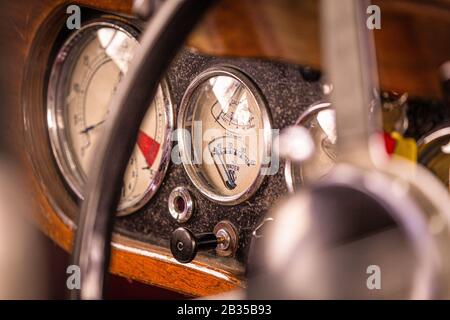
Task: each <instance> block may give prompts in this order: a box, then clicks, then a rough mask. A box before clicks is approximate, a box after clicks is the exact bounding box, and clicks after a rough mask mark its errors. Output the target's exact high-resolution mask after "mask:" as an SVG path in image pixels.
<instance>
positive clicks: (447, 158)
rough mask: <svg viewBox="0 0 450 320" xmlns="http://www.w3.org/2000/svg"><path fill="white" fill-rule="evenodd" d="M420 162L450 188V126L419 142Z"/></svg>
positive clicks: (430, 134)
mask: <svg viewBox="0 0 450 320" xmlns="http://www.w3.org/2000/svg"><path fill="white" fill-rule="evenodd" d="M417 144H418V147H419V159H418V162H419V163H420V164H422V165H423V166H425V167H426V168H427V169H428V170H430V171H431V172H432V173H433V174H434V175H435V176H436V177H437V178H438V179H439V180H440V181H441V182H442V183H443V184H444V185H445V186H446V187H447V188H448V189H449V190H450V126H445V127H442V128H440V129H437V130H435V131H433V132H431V133H429V134H428V135H426V136H425V137H423V138H421V139H420V140H419V141H418V142H417Z"/></svg>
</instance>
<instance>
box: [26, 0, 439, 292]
mask: <svg viewBox="0 0 450 320" xmlns="http://www.w3.org/2000/svg"><path fill="white" fill-rule="evenodd" d="M247 2H248V1H247ZM247 2H246V5H250V3H247ZM130 3H131V2H130ZM130 3H129V2H128V1H124V2H120V1H117V2H114V1H99V2H90V1H84V2H83V1H81V3H79V5H80V6H81V8H82V13H83V23H82V28H81V29H80V30H68V29H67V27H66V24H65V22H66V20H65V19H66V17H67V16H66V12H65V8H66V5H67V4H66V3H65V2H63V1H57V2H55V3H53V4H50V3H49V2H48V3H47V2H45V3H44V2H43V3H42V4H33V5H34V6H36V8H39V10H36V12H40V14H36V18H35V19H34V20H33V23H34V27H33V30H34V33H30V35H28V36H27V38H26V41H24V42H26V47H27V49H24V53H23V56H22V59H23V60H22V63H23V64H24V65H23V70H24V71H23V75H22V76H23V78H22V81H23V82H22V87H21V89H22V91H21V95H20V103H19V105H20V107H21V108H20V110H21V111H20V112H19V111H17V112H18V114H19V115H18V116H17V119H18V120H17V122H18V123H19V122H20V121H23V122H22V123H23V136H24V141H23V150H26V152H23V153H22V157H23V159H24V162H26V163H27V164H28V168H29V172H30V177H31V178H30V184H31V185H32V186H33V188H34V190H35V199H36V203H37V207H38V209H37V210H36V212H37V213H36V215H35V219H36V220H37V222H38V223H39V225H40V226H41V228H42V229H43V230H44V231H45V232H46V233H47V234H48V235H49V236H50V237H51V238H53V239H54V240H55V241H56V242H57V243H58V244H59V245H61V246H62V247H64V248H65V249H67V250H70V248H71V245H72V237H73V232H74V230H75V229H76V223H77V213H78V210H79V205H80V203H81V201H82V200H83V198H84V184H85V183H86V179H87V175H88V172H89V160H90V159H91V158H92V157H95V153H96V151H95V142H96V141H97V140H98V139H99V137H100V136H101V127H102V125H103V123H104V121H105V119H106V116H107V113H108V109H107V107H108V102H109V99H110V97H111V96H113V94H114V92H115V89H116V87H117V85H118V83H119V82H120V79H121V77H123V74H124V73H125V72H126V70H127V68H128V64H129V63H130V60H131V59H132V56H133V54H134V52H135V50H136V48H137V46H138V45H139V44H138V41H139V40H138V39H139V34H140V30H141V29H142V26H143V22H142V21H140V20H139V19H137V18H135V17H133V16H132V15H131V10H130V7H131V4H130ZM305 3H309V2H308V1H306V2H305ZM399 3H400V4H398V5H399V6H401V5H402V4H401V1H400V2H399ZM234 6H235V4H233V3H232V2H231V1H224V2H223V4H221V5H219V9H217V11H215V12H214V15H210V16H208V17H207V18H206V21H205V22H204V26H203V28H200V29H199V30H197V31H196V33H195V34H194V35H193V36H192V37H191V38H190V40H189V41H188V43H187V44H186V46H185V47H184V48H183V50H182V51H181V52H179V54H178V55H177V56H176V58H175V59H174V61H173V62H172V63H171V66H170V68H169V69H168V71H167V73H166V76H165V77H164V79H163V80H162V81H161V85H160V88H159V90H158V93H157V96H156V99H155V101H154V103H153V105H152V107H151V108H150V107H149V110H151V111H149V113H148V114H147V115H146V118H145V119H144V121H143V123H142V125H141V132H140V135H139V138H138V142H137V145H136V149H135V151H134V153H133V156H132V158H131V159H130V163H129V166H128V169H127V173H126V174H125V177H124V187H123V194H122V199H121V202H120V205H119V208H118V212H117V218H116V222H115V235H114V238H113V248H114V250H113V255H112V265H111V270H112V272H114V273H118V274H121V275H123V276H126V277H128V278H132V279H137V280H140V281H143V282H146V283H151V284H156V285H159V286H162V287H166V288H170V289H173V290H176V291H179V292H182V293H185V294H188V295H207V294H214V293H220V292H224V291H227V290H229V289H232V288H235V287H244V286H245V273H246V265H247V258H248V254H249V250H250V244H251V242H252V240H255V239H257V238H258V234H257V231H258V228H260V227H261V225H262V224H264V223H265V222H266V220H267V212H268V210H269V208H270V207H271V206H272V205H273V203H274V202H276V201H277V199H279V198H281V197H283V196H285V195H286V194H287V193H288V192H290V191H293V189H295V188H297V187H299V184H301V183H303V182H304V180H307V179H308V176H310V175H311V176H314V175H315V173H314V172H313V170H314V164H313V165H311V166H310V167H309V168H310V169H305V170H306V172H296V171H294V170H291V168H290V164H289V163H288V164H287V165H286V163H285V161H283V160H280V161H274V159H272V158H271V153H272V152H273V148H274V145H272V138H273V137H275V136H276V135H277V134H278V133H279V131H281V130H283V129H285V128H287V127H288V126H291V125H294V124H296V123H301V124H303V125H305V126H307V127H308V128H309V129H311V130H312V129H314V130H318V133H317V135H320V137H319V138H318V139H322V140H321V141H325V140H326V143H327V145H322V146H323V153H322V158H320V159H316V160H317V161H318V162H320V161H322V162H323V163H322V164H323V166H328V165H331V164H329V163H332V161H333V160H334V158H335V155H334V154H333V145H334V143H335V139H333V134H334V133H333V132H334V131H333V130H334V129H333V121H334V120H333V117H334V114H333V113H332V112H331V110H332V106H331V105H330V104H327V103H325V102H326V100H327V94H329V92H330V90H332V85H331V84H329V83H327V82H326V79H324V78H323V77H322V76H321V73H320V71H318V70H319V69H320V59H318V58H317V51H318V48H317V47H318V45H317V40H315V41H310V46H311V48H310V49H309V50H308V49H304V48H303V49H302V45H298V47H297V48H292V46H290V45H289V43H290V41H292V40H286V38H287V36H286V35H284V36H280V39H284V40H285V41H286V42H285V43H281V42H280V43H276V44H275V45H274V49H267V50H265V51H264V50H262V49H261V50H260V52H251V51H252V50H255V51H258V50H256V49H254V48H245V45H244V46H239V45H238V44H239V41H240V40H239V37H238V36H237V35H236V34H233V33H232V30H233V28H232V27H230V30H229V34H231V35H228V38H227V36H225V40H224V43H222V44H218V43H215V44H211V43H212V42H213V40H211V39H214V35H213V34H209V35H208V31H207V29H208V26H211V23H212V22H211V21H214V19H217V21H220V22H221V23H222V25H227V19H228V18H229V17H230V16H231V13H230V12H231V11H232V10H231V9H233V8H234ZM289 6H295V5H293V4H292V3H291V2H289V1H282V4H281V5H280V8H288V7H289ZM393 7H394V9H395V6H393ZM264 8H265V9H266V10H267V11H270V10H272V9H273V8H274V5H273V4H270V3H269V2H264ZM296 8H297V9H298V10H299V9H307V10H306V12H309V13H311V12H315V11H316V10H317V9H315V6H314V5H311V4H300V5H298V7H296ZM239 10H242V9H239ZM239 10H238V11H239ZM258 10H260V9H258ZM280 10H281V9H280ZM414 10H416V9H414ZM273 12H275V13H276V14H279V15H282V13H280V12H281V11H279V12H278V13H277V11H276V10H275V11H273ZM392 12H394V13H395V10H392ZM394 16H395V14H392V15H391V16H388V21H387V24H388V25H389V19H393V17H394ZM447 18H448V16H447ZM261 21H263V22H261V23H264V20H261ZM241 23H243V22H241ZM265 23H267V24H268V25H269V26H262V28H263V29H264V28H265V27H267V28H269V29H270V21H268V20H266V21H265ZM305 23H309V25H310V26H311V25H312V26H313V27H312V28H311V30H315V31H316V32H317V30H316V29H317V26H316V25H315V24H314V23H312V22H311V21H309V22H308V21H306V22H305ZM419 24H420V22H419ZM436 24H438V22H436ZM205 26H206V27H205ZM286 27H287V28H289V27H288V26H286ZM220 28H222V27H218V29H220ZM276 28H279V27H276ZM276 28H275V29H276ZM23 29H24V30H25V29H26V27H24V28H23ZM278 30H279V29H278ZM211 32H212V31H211ZM222 32H223V30H222ZM274 32H275V31H274ZM447 34H448V30H447ZM205 35H206V36H205ZM310 37H314V35H311V36H310ZM377 37H379V39H382V41H379V42H378V43H379V47H382V48H388V47H389V45H388V43H389V40H390V39H391V38H389V37H386V38H383V36H379V35H378V36H377ZM234 38H236V40H235V41H233V39H234ZM249 38H251V36H249ZM208 39H209V40H208ZM266 40H267V41H270V37H268V38H267V39H265V40H264V41H266ZM208 41H210V42H208ZM217 41H218V40H217ZM227 41H228V42H229V43H233V44H231V45H230V44H229V43H228V44H227ZM280 41H282V40H280ZM206 43H209V44H210V47H209V45H207V44H206ZM266 43H268V42H266ZM303 45H304V44H303ZM447 45H448V44H447ZM24 46H25V45H24ZM267 46H270V44H267ZM277 46H278V47H281V48H284V49H281V50H280V51H277V49H276V47H277ZM218 47H220V48H221V49H217V48H218ZM211 48H212V49H211ZM294 49H298V51H300V52H302V50H303V51H304V52H305V57H306V58H305V59H303V58H298V57H296V56H294V55H293V54H292V52H294V51H295V50H294ZM283 50H284V51H283ZM401 50H404V51H407V48H403V49H402V48H400V51H401ZM218 51H221V52H220V53H219V52H218ZM394 51H396V50H393V49H392V48H390V49H388V50H386V51H385V52H389V53H392V52H394ZM280 52H281V54H280ZM447 52H448V50H447ZM436 55H439V54H436ZM280 56H281V57H280ZM390 59H391V60H390ZM380 60H381V61H380V62H381V63H380V65H381V67H380V69H381V72H383V70H384V73H382V74H381V80H382V81H381V82H382V86H383V85H384V86H383V89H385V90H390V91H389V92H391V90H402V89H404V90H405V91H409V92H411V94H412V98H411V99H410V101H409V103H410V105H411V106H414V105H418V107H417V108H415V109H410V110H409V111H408V112H409V116H410V119H409V121H410V126H409V128H410V129H409V131H408V132H407V133H406V134H407V135H408V134H409V135H410V136H412V137H415V138H417V139H418V137H420V136H421V135H422V134H424V133H425V132H417V131H413V130H414V123H415V117H414V112H416V113H417V112H420V110H422V109H423V106H424V105H425V106H430V105H431V106H433V105H434V106H436V104H437V105H438V107H435V109H440V108H439V106H440V102H439V101H441V100H440V98H439V95H440V93H439V85H438V82H437V81H436V80H433V81H429V82H427V83H426V84H425V86H428V88H423V87H422V86H420V85H417V82H415V81H416V80H415V79H409V80H408V81H409V82H408V81H406V82H404V83H403V84H402V85H398V83H399V82H397V81H396V80H395V77H394V76H393V75H395V76H397V75H398V74H399V73H398V72H394V71H392V70H393V69H395V68H396V67H398V68H400V69H402V70H406V71H407V72H412V71H411V69H410V68H408V65H407V63H408V61H406V62H404V65H400V66H398V65H397V66H394V67H393V66H392V64H389V63H385V62H386V61H393V60H395V59H394V58H392V55H389V54H384V55H383V54H382V55H381V58H380ZM435 60H436V61H439V58H436V59H435ZM395 61H399V60H395ZM385 66H387V67H385ZM384 67H385V69H383V68H384ZM429 69H432V68H431V67H430V68H429ZM418 72H425V71H424V70H420V71H418ZM403 75H405V74H403ZM427 75H429V74H427ZM405 78H407V77H405ZM424 91H425V92H426V93H427V94H426V95H423V92H424ZM419 96H424V98H420V99H419V98H417V97H419ZM384 97H385V98H386V99H387V100H388V98H387V97H388V95H387V94H386V95H385V96H384ZM18 99H19V98H18ZM390 102H392V101H390ZM420 108H422V109H420ZM411 110H413V111H411ZM417 110H419V111H417ZM443 117H445V115H444V116H443ZM196 121H203V126H204V127H203V128H196V127H195V122H196ZM318 128H319V129H318ZM320 128H321V129H322V130H320ZM207 129H210V130H213V133H212V134H211V135H210V137H209V138H208V139H209V140H208V139H207V140H206V141H202V142H201V145H200V146H197V145H196V144H195V143H191V142H192V141H191V140H190V137H188V135H186V132H188V133H190V134H191V135H192V136H195V135H196V134H198V132H196V130H207ZM17 130H20V129H17ZM214 130H215V131H214ZM258 130H262V131H263V132H264V134H263V135H262V136H263V138H262V139H261V141H258V143H259V148H258V149H257V150H256V151H254V150H253V151H251V150H249V148H248V141H247V140H246V139H245V138H246V137H247V135H251V134H252V133H254V132H257V131H258ZM430 130H431V129H430ZM319 131H320V132H319ZM200 132H201V133H202V131H200ZM203 132H204V131H203ZM192 139H193V140H194V138H192ZM205 147H206V148H205ZM203 149H205V150H208V151H209V153H208V152H206V153H205V154H202V150H203ZM252 152H253V153H252ZM255 152H256V153H255ZM254 153H255V154H254ZM199 158H200V159H202V160H205V163H202V162H201V161H200V163H199V162H198V160H199ZM173 159H178V162H177V161H173ZM182 160H186V161H182ZM207 160H209V162H208V161H207ZM111 161H114V154H111ZM181 162H183V163H181ZM263 169H266V171H267V174H266V175H260V174H259V172H261V170H263ZM308 170H309V171H308ZM320 174H322V173H321V172H318V173H317V175H320ZM179 227H184V228H187V229H189V230H191V231H192V232H193V233H195V234H200V233H211V232H215V231H217V229H218V228H219V229H220V228H224V229H225V230H227V231H228V232H229V233H228V236H231V238H232V239H231V240H232V241H231V244H232V245H231V246H230V247H227V248H223V250H207V251H202V252H199V254H198V255H197V256H196V258H195V260H194V261H193V262H190V263H187V264H182V263H179V262H178V261H176V259H174V258H173V256H172V254H171V252H170V239H171V237H172V234H173V232H174V230H176V229H177V228H179ZM187 262H189V261H187Z"/></svg>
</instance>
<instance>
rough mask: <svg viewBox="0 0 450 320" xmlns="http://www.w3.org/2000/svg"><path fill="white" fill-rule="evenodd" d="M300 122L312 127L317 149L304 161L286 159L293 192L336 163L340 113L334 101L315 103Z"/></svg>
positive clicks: (311, 134)
mask: <svg viewBox="0 0 450 320" xmlns="http://www.w3.org/2000/svg"><path fill="white" fill-rule="evenodd" d="M296 125H299V126H302V127H304V128H306V129H307V130H308V132H309V133H310V136H311V138H312V141H313V144H314V147H315V148H314V150H315V151H314V153H313V155H312V156H311V158H309V159H308V160H306V161H304V162H302V163H300V164H299V163H294V162H291V161H290V160H287V161H286V166H285V178H286V184H287V187H288V189H289V191H290V192H294V191H296V190H297V189H298V187H299V186H301V185H303V184H305V183H309V182H313V181H316V180H318V179H320V178H322V177H323V176H325V175H327V174H328V173H329V172H330V171H331V169H332V167H333V166H334V164H335V162H336V116H335V111H334V109H332V108H331V105H330V103H318V104H314V105H312V106H311V107H310V108H309V109H308V110H307V111H306V112H305V113H304V114H302V115H301V116H300V118H299V119H298V120H297V122H296Z"/></svg>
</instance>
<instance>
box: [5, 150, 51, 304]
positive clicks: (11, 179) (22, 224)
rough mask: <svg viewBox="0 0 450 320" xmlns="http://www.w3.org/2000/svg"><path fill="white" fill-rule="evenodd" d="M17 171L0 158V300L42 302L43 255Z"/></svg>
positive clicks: (43, 281) (43, 291)
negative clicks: (30, 219)
mask: <svg viewBox="0 0 450 320" xmlns="http://www.w3.org/2000/svg"><path fill="white" fill-rule="evenodd" d="M26 190H27V186H26V185H24V184H23V183H22V179H21V175H20V171H19V170H18V169H17V168H16V167H15V165H13V164H12V163H11V162H10V161H8V160H5V159H4V158H3V157H1V158H0V300H4V299H44V298H46V297H47V291H46V281H47V278H46V273H45V271H46V269H45V267H46V265H45V263H46V261H45V254H44V253H45V252H44V251H43V247H42V245H41V243H40V242H39V241H37V230H36V229H35V228H33V227H32V225H31V224H30V222H29V221H27V216H28V217H29V216H30V215H29V213H30V212H29V211H30V208H31V203H30V202H29V201H28V200H29V199H28V198H27V197H26V195H27V191H26Z"/></svg>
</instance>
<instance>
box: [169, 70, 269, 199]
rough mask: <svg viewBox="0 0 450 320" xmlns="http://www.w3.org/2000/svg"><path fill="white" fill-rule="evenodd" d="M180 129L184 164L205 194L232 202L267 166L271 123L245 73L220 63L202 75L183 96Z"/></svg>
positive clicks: (257, 181) (249, 192)
mask: <svg viewBox="0 0 450 320" xmlns="http://www.w3.org/2000/svg"><path fill="white" fill-rule="evenodd" d="M178 128H179V136H178V143H179V146H180V154H181V156H182V161H183V165H184V167H185V169H186V172H187V173H188V175H189V177H190V178H191V181H192V183H193V184H194V185H195V186H196V187H197V188H198V189H199V190H200V192H202V193H203V194H204V195H205V196H206V197H208V198H210V199H211V200H214V201H216V202H219V203H222V204H236V203H240V202H242V201H244V200H246V199H248V198H249V197H250V196H251V195H252V194H253V193H254V192H255V191H256V190H257V189H258V187H259V186H260V184H261V182H262V180H263V178H264V174H263V171H264V170H262V169H263V168H266V167H267V166H268V165H269V163H267V162H266V161H264V159H268V158H269V157H270V152H271V140H270V139H271V123H270V119H269V115H268V111H267V108H266V103H265V100H264V98H263V96H262V94H261V92H260V91H259V89H258V88H257V87H256V85H255V84H253V82H252V81H251V80H250V78H248V77H247V76H246V75H245V74H244V73H242V72H241V71H239V70H236V69H235V68H231V67H226V66H223V67H216V68H212V69H208V70H206V71H204V72H203V73H202V74H200V75H199V76H198V77H197V78H196V79H194V81H193V82H192V83H191V85H190V86H189V88H188V89H187V91H186V93H185V95H184V97H183V100H182V102H181V107H180V115H179V118H178Z"/></svg>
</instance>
